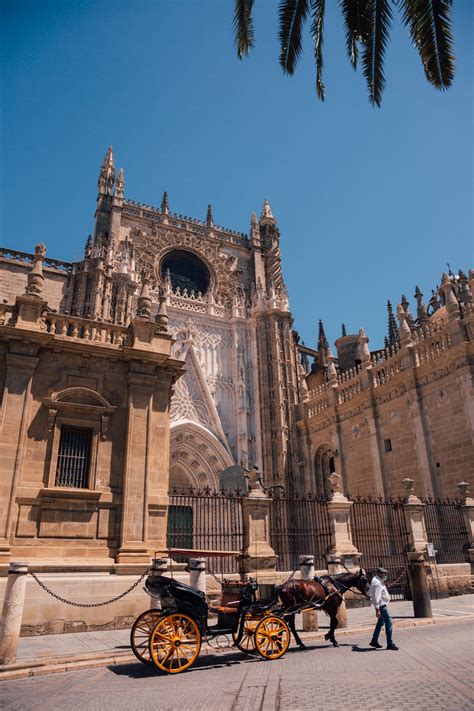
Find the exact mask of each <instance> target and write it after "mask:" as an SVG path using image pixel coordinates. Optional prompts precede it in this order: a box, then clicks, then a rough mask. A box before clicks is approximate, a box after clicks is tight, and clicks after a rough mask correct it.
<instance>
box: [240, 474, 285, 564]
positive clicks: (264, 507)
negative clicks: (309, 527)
mask: <svg viewBox="0 0 474 711" xmlns="http://www.w3.org/2000/svg"><path fill="white" fill-rule="evenodd" d="M248 480H249V493H248V494H247V496H245V497H244V498H243V499H242V515H243V525H244V556H243V569H244V572H245V573H254V572H260V571H262V572H274V571H275V568H276V561H277V557H278V556H277V555H276V553H275V551H274V550H273V548H272V547H271V545H270V499H269V498H268V496H267V495H266V493H265V491H264V489H263V487H262V485H261V480H260V477H259V475H258V473H257V472H255V471H253V472H250V473H249V477H248Z"/></svg>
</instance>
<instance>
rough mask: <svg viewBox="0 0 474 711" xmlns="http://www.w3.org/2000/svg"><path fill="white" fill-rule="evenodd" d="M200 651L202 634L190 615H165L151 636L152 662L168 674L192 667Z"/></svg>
mask: <svg viewBox="0 0 474 711" xmlns="http://www.w3.org/2000/svg"><path fill="white" fill-rule="evenodd" d="M200 649H201V633H200V631H199V627H198V626H197V624H196V622H195V621H194V620H193V618H192V617H190V616H189V615H183V614H180V613H171V614H169V615H164V616H163V617H162V618H161V619H160V620H159V621H158V622H157V624H156V625H155V628H154V630H153V632H152V633H151V636H150V655H151V658H152V661H153V662H154V663H155V664H156V666H157V667H158V669H161V670H162V671H164V672H166V673H167V674H178V673H179V672H182V671H184V670H185V669H187V668H188V667H190V666H191V664H192V663H193V662H194V661H195V660H196V657H197V655H198V654H199V650H200Z"/></svg>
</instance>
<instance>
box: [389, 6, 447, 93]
mask: <svg viewBox="0 0 474 711" xmlns="http://www.w3.org/2000/svg"><path fill="white" fill-rule="evenodd" d="M402 5H403V22H404V23H405V25H407V26H408V27H409V28H410V34H411V37H412V39H413V42H414V44H415V46H416V48H417V49H418V51H419V53H420V57H421V61H422V62H423V68H424V70H425V74H426V78H427V79H428V81H429V82H431V84H433V85H434V86H435V87H436V88H437V89H447V88H448V87H450V86H451V84H452V81H453V78H454V56H453V54H452V44H453V43H452V34H451V18H450V14H451V5H452V0H403V1H402Z"/></svg>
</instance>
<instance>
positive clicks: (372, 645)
mask: <svg viewBox="0 0 474 711" xmlns="http://www.w3.org/2000/svg"><path fill="white" fill-rule="evenodd" d="M369 647H373V648H374V649H382V645H381V644H379V643H378V642H374V641H373V640H372V642H369Z"/></svg>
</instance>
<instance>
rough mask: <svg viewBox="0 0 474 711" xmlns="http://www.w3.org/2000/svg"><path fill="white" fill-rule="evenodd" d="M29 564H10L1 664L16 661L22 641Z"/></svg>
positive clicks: (3, 622)
mask: <svg viewBox="0 0 474 711" xmlns="http://www.w3.org/2000/svg"><path fill="white" fill-rule="evenodd" d="M27 574H28V564H27V563H10V568H9V570H8V580H7V587H6V590H5V599H4V601H3V611H2V629H1V634H0V663H1V664H13V662H15V661H16V654H17V651H18V642H19V640H20V630H21V620H22V617H23V605H24V602H25V592H26V576H27Z"/></svg>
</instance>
